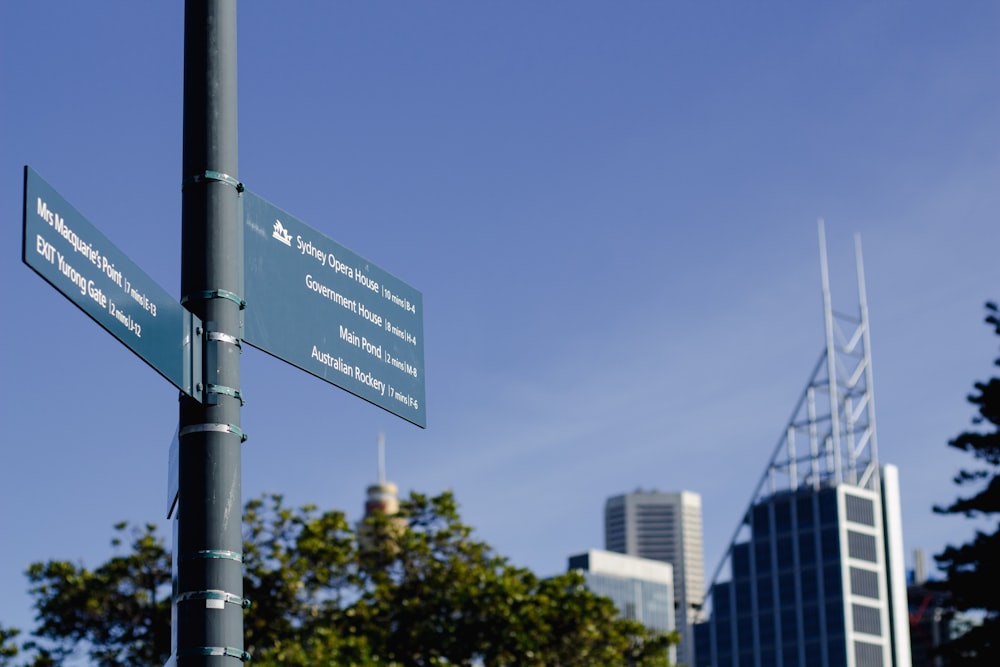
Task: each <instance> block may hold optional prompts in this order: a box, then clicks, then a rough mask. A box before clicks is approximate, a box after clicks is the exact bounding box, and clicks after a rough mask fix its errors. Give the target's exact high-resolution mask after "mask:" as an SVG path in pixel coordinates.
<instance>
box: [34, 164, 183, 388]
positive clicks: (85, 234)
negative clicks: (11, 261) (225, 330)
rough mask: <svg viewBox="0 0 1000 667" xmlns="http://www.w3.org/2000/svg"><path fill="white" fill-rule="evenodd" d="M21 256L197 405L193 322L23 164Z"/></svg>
mask: <svg viewBox="0 0 1000 667" xmlns="http://www.w3.org/2000/svg"><path fill="white" fill-rule="evenodd" d="M21 259H22V261H23V262H24V263H25V264H27V265H28V266H30V267H31V268H32V269H34V271H35V272H36V273H37V274H38V275H40V276H41V277H42V278H44V279H45V280H46V281H48V283H49V284H50V285H52V286H53V287H55V288H56V289H57V290H59V291H60V292H62V294H63V295H64V296H65V297H66V298H68V299H69V300H70V301H72V302H73V303H74V304H76V306H77V307H79V308H80V310H82V311H83V312H85V313H86V314H87V315H89V316H90V317H91V318H92V319H93V320H94V321H95V322H97V323H98V324H100V325H101V326H102V327H104V328H105V329H106V330H107V331H108V332H109V333H110V334H111V335H113V336H114V337H115V338H117V339H118V340H120V341H121V342H122V343H124V344H125V345H126V347H128V348H129V349H130V350H132V351H133V352H135V354H136V355H138V356H139V358H140V359H142V360H143V361H145V362H146V363H147V364H149V365H150V366H152V367H153V369H154V370H155V371H156V372H158V373H159V374H160V375H162V376H163V377H165V378H166V379H167V380H169V381H170V382H171V383H172V384H173V385H174V386H175V387H177V388H178V389H180V390H181V391H183V392H184V393H185V394H187V395H188V396H191V397H192V398H194V399H196V400H199V401H200V400H201V387H200V385H199V381H200V375H201V345H200V344H198V345H192V341H193V340H198V333H197V332H199V331H200V328H201V320H199V319H198V318H197V317H196V316H195V315H193V314H192V313H190V312H188V310H187V309H185V308H184V307H183V306H182V305H181V304H180V303H179V302H178V301H177V299H175V298H173V297H171V296H170V294H168V293H167V291H166V290H164V289H163V288H161V287H160V286H159V285H157V284H156V282H154V281H153V279H152V278H150V277H149V276H148V275H146V273H145V272H144V271H143V270H142V269H140V268H139V267H138V266H137V265H136V264H135V262H133V261H132V260H131V259H129V258H128V257H127V256H126V255H125V254H124V253H123V252H122V251H121V250H119V249H118V248H116V247H115V245H114V244H113V243H111V241H109V240H108V238H107V237H106V236H104V234H102V233H101V232H99V231H98V230H97V228H96V227H94V226H93V225H92V224H90V222H88V221H87V219H86V218H84V217H83V216H82V215H81V214H80V212H79V211H77V210H76V209H75V208H73V206H72V205H70V203H69V202H68V201H66V200H65V199H63V198H62V196H61V195H60V194H59V193H58V192H56V191H55V190H54V189H53V188H52V186H50V185H49V184H48V183H46V182H45V181H44V180H43V179H42V178H41V177H40V176H39V175H38V174H37V173H35V171H34V170H32V169H31V168H30V167H25V168H24V236H23V244H22V248H21ZM198 342H199V343H200V340H199V341H198Z"/></svg>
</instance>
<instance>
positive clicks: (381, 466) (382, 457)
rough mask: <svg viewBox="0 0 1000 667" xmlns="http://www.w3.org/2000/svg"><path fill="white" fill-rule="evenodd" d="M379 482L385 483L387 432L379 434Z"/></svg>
mask: <svg viewBox="0 0 1000 667" xmlns="http://www.w3.org/2000/svg"><path fill="white" fill-rule="evenodd" d="M378 483H379V484H380V485H381V484H385V433H381V432H380V433H379V434H378Z"/></svg>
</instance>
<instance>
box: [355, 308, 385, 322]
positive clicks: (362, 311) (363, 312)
mask: <svg viewBox="0 0 1000 667" xmlns="http://www.w3.org/2000/svg"><path fill="white" fill-rule="evenodd" d="M358 315H360V316H361V317H363V318H365V319H366V320H368V321H369V322H371V323H372V324H374V325H375V326H378V327H380V326H382V316H381V315H379V314H378V313H375V312H372V311H370V310H368V309H367V308H365V305H364V304H363V303H359V304H358Z"/></svg>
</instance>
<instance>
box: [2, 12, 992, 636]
mask: <svg viewBox="0 0 1000 667" xmlns="http://www.w3.org/2000/svg"><path fill="white" fill-rule="evenodd" d="M182 19H183V9H182V3H179V2H174V3H133V2H124V1H121V0H119V1H114V2H111V1H109V2H101V3H61V2H50V1H38V2H31V3H13V2H5V3H3V4H0V58H2V64H0V160H2V162H0V175H2V177H0V201H2V202H3V211H4V212H5V213H4V215H3V219H4V220H5V221H6V223H5V224H4V225H3V226H2V228H0V229H2V237H0V242H2V245H3V247H4V249H5V260H4V261H3V262H0V281H2V285H3V290H2V295H3V296H2V311H0V312H3V314H4V323H5V327H4V328H5V332H6V333H5V335H4V344H3V345H2V346H0V369H2V373H3V378H4V382H3V385H2V386H3V388H2V392H3V395H2V399H3V400H2V408H0V409H2V410H3V414H2V423H3V435H2V438H0V442H2V448H3V462H2V464H0V535H2V544H3V549H2V552H0V553H2V555H0V624H3V625H13V626H17V627H21V628H24V629H28V628H30V627H31V625H32V616H33V613H32V610H31V608H30V598H29V597H28V596H27V593H26V589H27V581H26V579H25V578H24V576H23V571H24V569H25V568H26V567H27V565H28V564H29V563H30V562H32V561H36V560H47V559H53V558H59V559H69V560H74V561H82V562H84V563H86V564H87V565H90V566H93V565H97V564H98V563H100V562H101V561H102V560H103V559H105V558H107V557H108V556H110V555H111V553H112V551H111V547H110V545H109V541H110V538H111V532H112V531H111V526H112V524H114V523H115V522H117V521H119V520H130V521H133V522H139V523H145V522H155V523H159V524H160V525H161V527H162V530H163V533H164V534H167V535H168V534H169V529H168V526H167V521H166V518H165V515H166V495H167V493H166V478H167V451H168V447H169V444H170V441H171V438H172V436H173V433H174V430H175V427H176V422H177V403H176V391H175V389H174V388H173V387H172V386H171V385H170V384H168V383H167V382H166V381H165V380H163V379H162V378H161V377H160V376H159V375H157V374H156V373H155V372H153V371H152V370H151V369H150V368H148V367H147V366H146V365H145V364H143V363H142V362H140V361H139V360H138V359H137V358H136V357H135V356H134V355H133V354H132V353H130V352H129V351H128V350H127V349H126V348H125V347H124V346H123V345H122V344H121V343H119V342H118V341H117V340H115V339H113V338H112V337H111V336H110V335H109V334H108V333H106V332H105V331H103V330H102V329H100V328H99V327H98V326H97V325H96V324H94V323H93V322H92V321H91V320H90V319H89V318H88V317H86V316H85V315H84V314H83V313H81V312H80V311H79V310H77V309H76V307H74V306H73V305H72V304H71V303H70V302H69V301H68V300H67V299H66V298H65V297H63V296H62V295H60V294H58V293H57V292H56V291H55V290H54V289H52V287H50V286H49V285H48V284H46V283H45V282H44V281H43V280H41V279H40V278H38V276H36V275H35V274H34V273H33V272H32V271H31V270H30V269H28V268H27V267H26V266H24V265H23V264H22V263H21V260H20V252H21V199H22V168H23V165H25V164H29V165H31V166H32V167H33V168H34V169H35V170H36V171H38V172H39V174H41V176H42V177H43V178H45V179H46V180H47V181H48V182H49V183H50V184H52V185H53V187H54V188H55V189H56V190H57V191H58V192H59V193H60V194H62V195H63V196H64V197H65V198H66V199H68V200H69V201H70V202H72V203H73V205H74V206H75V207H76V208H77V209H78V210H80V211H81V212H82V213H83V214H84V215H85V216H86V217H87V218H88V219H89V220H90V222H91V223H93V224H94V225H95V226H96V227H97V228H98V229H100V230H101V231H102V232H103V233H104V234H105V235H107V236H108V237H109V238H110V239H111V240H112V241H113V242H114V243H115V244H116V245H117V246H118V247H119V248H120V249H121V250H123V251H124V252H125V253H126V254H127V255H128V256H129V257H130V258H131V259H132V260H134V261H135V262H136V263H137V264H138V265H139V266H141V267H143V268H144V269H145V270H146V272H147V273H148V274H149V275H150V276H151V277H152V278H153V279H155V280H156V281H157V282H158V283H159V284H160V285H162V286H163V287H164V288H166V289H167V290H168V291H169V292H171V293H172V294H174V295H175V296H179V293H178V292H179V284H180V203H181V196H180V181H181V178H182V174H181V173H180V172H181V105H182V99H181V86H182V69H181V67H182V62H181V57H182V38H183V34H182ZM998 32H1000V8H998V6H997V5H996V3H991V2H978V1H972V2H963V3H937V2H909V3H893V2H874V3H869V2H866V3H853V2H850V3H816V4H808V3H806V4H803V3H784V2H763V3H740V2H713V3H688V2H651V1H635V2H628V3H611V2H584V1H574V2H564V1H555V0H554V1H551V2H544V3H529V2H479V3H466V2H445V1H439V2H424V3H403V2H366V3H360V2H319V1H316V2H296V3H270V2H250V1H244V2H243V3H242V4H241V6H240V8H239V47H240V53H239V95H240V110H239V111H240V118H239V122H240V172H239V177H240V179H241V180H242V181H243V182H244V183H245V184H246V185H247V187H248V188H249V189H251V190H253V191H254V192H255V193H257V194H259V195H260V196H262V197H264V198H265V199H267V200H268V201H270V202H272V203H274V204H275V205H276V206H279V207H281V208H283V209H285V210H287V211H289V212H290V213H292V214H293V215H295V216H297V217H298V218H300V219H301V220H303V221H305V222H306V223H308V224H309V225H311V226H312V227H314V228H316V229H318V230H320V231H321V232H322V233H324V234H326V235H327V236H329V237H331V238H333V239H335V240H336V241H337V242H338V243H340V244H341V245H343V246H345V247H347V248H349V249H351V250H352V251H354V252H356V253H357V254H359V255H362V256H364V257H367V258H369V259H370V260H372V261H373V262H374V263H376V264H377V265H378V266H380V267H382V268H384V269H386V270H388V271H390V272H391V273H393V274H394V275H396V276H398V277H399V278H401V279H402V280H404V281H405V282H407V283H408V284H410V285H412V286H413V287H415V288H417V289H418V290H420V291H421V292H422V293H423V299H424V334H425V363H426V394H427V420H428V428H427V429H426V430H421V429H419V428H416V427H414V426H413V425H411V424H409V423H407V422H404V421H403V420H401V419H399V418H397V417H394V416H392V415H390V414H388V413H386V412H384V411H382V410H380V409H378V408H375V407H373V406H371V405H369V404H367V403H365V402H364V401H361V400H360V399H358V398H356V397H354V396H352V395H350V394H347V393H346V392H344V391H342V390H340V389H337V388H335V387H333V386H330V385H328V384H326V383H324V382H321V381H320V380H317V379H316V378H314V377H312V376H309V375H307V374H305V373H304V372H302V371H300V370H297V369H295V368H292V367H291V366H288V365H286V364H284V363H282V362H280V361H278V360H276V359H274V358H271V357H269V356H267V355H265V354H264V353H262V352H260V351H258V350H254V349H247V350H245V352H244V354H243V360H242V384H243V387H242V389H243V393H244V396H245V397H246V399H247V404H246V407H245V408H244V410H243V415H242V423H243V428H244V430H245V431H246V432H247V433H248V434H249V440H248V441H247V442H246V444H245V445H244V449H243V493H244V497H245V498H251V497H255V496H257V495H259V494H260V493H263V492H279V493H283V494H285V496H286V498H287V499H288V502H290V503H294V504H301V503H306V502H315V503H317V504H319V505H320V506H321V507H328V508H339V509H343V510H345V511H347V512H348V514H349V515H350V516H351V517H352V518H356V517H358V516H359V514H360V512H361V509H362V505H363V501H364V492H365V486H366V485H367V484H369V483H371V482H372V481H374V480H375V476H376V441H377V434H378V433H379V432H380V431H381V432H384V433H385V434H386V441H387V451H388V457H387V459H388V477H389V478H390V479H391V480H393V481H395V482H397V483H398V484H399V486H400V487H401V489H402V490H403V491H404V492H406V491H408V490H410V489H415V490H418V491H421V492H426V493H437V492H440V491H442V490H444V489H453V490H454V491H455V493H456V495H457V497H458V500H459V502H460V503H461V504H462V511H463V515H464V518H465V519H466V520H467V521H468V522H469V523H470V524H472V525H473V526H475V527H476V529H477V534H478V536H479V537H480V538H481V539H483V540H485V541H487V542H489V543H491V544H493V545H494V546H495V547H496V548H497V550H498V551H499V552H500V553H502V554H504V555H507V556H509V557H510V558H511V559H512V560H513V561H514V562H515V563H517V564H519V565H525V566H528V567H530V568H532V569H534V570H535V571H537V572H539V573H540V574H551V573H555V572H558V571H561V570H563V569H564V568H565V564H566V557H567V556H568V555H570V554H572V553H576V552H580V551H584V550H586V549H589V548H594V547H601V546H602V543H603V534H602V523H601V519H602V509H603V503H604V500H605V498H606V497H608V496H610V495H614V494H618V493H622V492H626V491H631V490H634V489H636V488H637V487H642V488H647V489H648V488H658V489H660V490H665V491H667V490H680V489H687V490H691V491H695V492H698V493H700V494H701V495H702V499H703V510H704V522H705V547H706V557H707V563H706V569H707V570H709V572H711V571H712V570H714V566H715V564H716V563H717V562H718V560H719V559H720V558H721V557H722V555H723V551H724V549H725V547H726V544H727V542H728V540H729V538H730V537H731V535H732V532H733V530H734V529H735V526H736V524H737V521H738V518H739V516H740V515H741V513H742V510H743V509H744V507H745V505H746V504H747V502H748V501H749V499H750V494H751V493H752V491H753V489H754V487H755V485H756V482H757V480H758V478H759V476H760V474H761V473H762V472H763V469H764V467H765V465H766V463H767V460H768V458H769V456H770V454H771V452H772V449H773V447H774V445H775V443H776V442H777V440H778V438H779V437H780V435H781V433H782V430H783V428H784V426H785V423H786V421H787V419H788V418H789V416H790V414H791V411H792V409H793V407H794V406H795V402H796V400H797V399H798V396H799V394H800V393H801V391H802V390H803V387H804V386H805V384H806V382H807V380H808V379H809V378H808V375H809V373H810V372H811V370H812V368H813V365H814V364H815V363H816V361H817V359H818V357H819V354H820V352H821V351H822V347H823V321H822V300H821V292H820V269H819V253H818V242H817V220H818V219H820V218H823V219H824V220H825V221H826V222H825V224H826V230H827V236H828V241H829V247H830V265H831V272H832V274H833V301H834V306H835V307H838V308H839V309H841V310H850V309H853V308H855V305H856V297H855V292H854V275H855V273H854V263H853V242H854V234H855V233H859V234H860V235H861V238H862V242H863V244H864V257H865V262H866V266H865V268H866V275H867V288H868V301H869V307H870V314H871V330H872V346H873V367H874V389H875V400H876V407H877V415H878V417H877V419H878V422H877V423H878V439H879V450H880V458H881V460H882V461H883V462H889V463H894V464H896V465H897V466H898V467H899V469H900V477H901V485H902V493H903V520H904V541H905V544H906V548H907V550H908V551H909V550H912V549H915V548H923V549H924V550H925V551H927V552H928V553H934V552H936V551H939V550H940V549H941V548H942V547H943V546H944V545H945V544H946V543H948V542H949V541H951V542H955V541H958V540H963V539H965V538H966V537H967V536H970V535H971V533H972V529H973V525H974V524H973V523H971V522H968V521H965V520H962V519H960V518H942V517H938V516H935V515H933V514H932V513H931V506H932V505H934V504H935V503H946V502H949V501H950V500H952V499H953V498H954V497H955V495H956V493H957V489H956V487H954V486H953V485H952V483H951V481H950V479H951V476H952V475H953V474H954V473H955V472H956V471H957V470H958V469H959V468H960V467H961V466H963V465H968V464H969V463H971V461H970V460H969V459H968V458H967V457H966V456H963V455H961V454H958V453H952V452H950V451H949V449H948V448H947V447H946V444H945V443H946V442H947V440H948V439H949V438H951V437H953V436H954V435H956V434H957V433H958V432H960V431H961V430H963V429H965V428H967V427H968V425H969V418H970V417H971V416H972V414H973V411H972V409H971V407H970V406H969V405H968V404H967V403H966V402H965V396H966V395H967V394H968V393H969V391H970V390H971V387H972V382H973V381H974V380H977V379H980V380H983V379H987V378H988V377H989V374H990V373H991V371H994V369H993V368H992V367H991V362H992V360H993V359H994V358H995V357H996V356H997V345H996V339H995V337H994V336H992V335H991V334H990V331H989V329H987V327H985V326H984V325H983V324H982V316H983V308H982V304H983V303H984V302H985V301H986V300H988V299H998V298H1000V262H998V261H997V257H998V249H1000V244H998V242H1000V225H998V214H997V212H998V211H1000V188H998V187H997V184H998V183H1000V123H998V121H997V119H998V118H1000V88H998V87H997V80H998V75H1000V42H998V40H997V39H996V35H997V34H998Z"/></svg>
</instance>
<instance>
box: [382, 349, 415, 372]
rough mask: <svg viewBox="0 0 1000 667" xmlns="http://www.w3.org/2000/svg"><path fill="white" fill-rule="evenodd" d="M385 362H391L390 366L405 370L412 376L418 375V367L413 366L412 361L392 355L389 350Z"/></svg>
mask: <svg viewBox="0 0 1000 667" xmlns="http://www.w3.org/2000/svg"><path fill="white" fill-rule="evenodd" d="M385 363H387V364H389V365H390V366H392V367H394V368H398V369H399V370H401V371H403V372H404V373H406V374H407V375H410V376H412V377H414V378H416V377H417V369H416V367H415V366H413V364H411V363H410V362H408V361H406V360H405V359H398V358H396V357H394V356H392V355H391V354H389V353H388V352H386V353H385Z"/></svg>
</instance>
